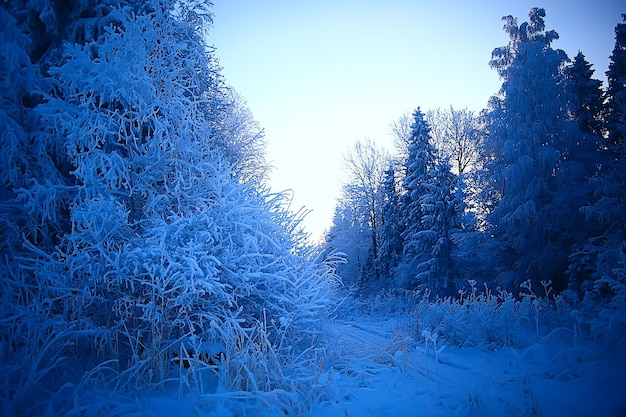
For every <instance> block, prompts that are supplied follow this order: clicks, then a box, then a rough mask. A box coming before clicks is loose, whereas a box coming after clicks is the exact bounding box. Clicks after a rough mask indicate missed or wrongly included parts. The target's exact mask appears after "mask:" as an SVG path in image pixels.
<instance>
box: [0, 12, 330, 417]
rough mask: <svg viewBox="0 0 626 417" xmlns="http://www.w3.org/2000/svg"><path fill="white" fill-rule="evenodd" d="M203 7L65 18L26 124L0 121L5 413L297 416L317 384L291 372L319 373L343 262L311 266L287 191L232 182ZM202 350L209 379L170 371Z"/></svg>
mask: <svg viewBox="0 0 626 417" xmlns="http://www.w3.org/2000/svg"><path fill="white" fill-rule="evenodd" d="M44 3H46V2H44ZM46 4H47V3H46ZM207 4H208V2H202V1H200V2H191V3H188V2H175V1H167V0H166V1H160V0H158V1H157V0H155V1H148V2H145V3H141V4H126V3H124V2H122V3H121V4H119V5H118V4H117V2H113V3H112V4H108V3H107V2H102V4H99V5H98V6H96V9H95V11H86V10H85V11H84V14H81V13H78V14H77V15H76V16H74V14H73V13H74V12H72V14H71V16H73V17H75V18H76V21H72V23H71V24H70V27H69V28H68V30H67V31H64V32H63V33H66V34H67V36H68V39H66V40H67V41H68V42H66V43H62V42H59V43H58V45H57V44H55V47H56V48H57V49H54V50H51V51H49V54H48V55H46V59H47V61H45V76H44V75H41V76H40V78H41V79H40V80H38V79H35V81H37V82H33V84H32V86H33V87H32V88H35V87H36V88H37V91H36V93H37V94H38V97H37V100H35V105H34V106H32V108H28V109H24V108H23V109H22V111H23V113H24V114H26V115H27V117H24V118H20V117H18V116H19V115H15V114H10V109H9V108H8V107H7V108H6V109H5V108H4V107H3V108H2V109H0V110H2V111H0V114H1V115H2V117H5V118H10V120H11V121H12V123H13V125H15V130H14V131H13V132H9V135H8V136H7V135H6V134H5V135H4V136H3V139H2V140H3V145H6V146H5V147H3V149H2V158H0V162H1V163H2V164H3V165H2V168H3V169H2V172H3V178H2V179H3V184H2V185H3V189H2V193H3V194H2V197H3V199H2V205H3V206H5V207H8V208H10V210H11V211H10V213H12V214H14V216H8V215H4V212H3V215H2V221H3V229H2V233H3V235H2V237H3V238H5V242H3V243H2V244H3V245H7V251H6V252H3V254H4V253H6V256H3V260H2V270H1V272H2V274H3V280H2V283H1V284H0V285H2V294H1V296H0V303H1V305H0V307H1V314H2V316H0V319H1V320H2V333H1V334H0V336H1V342H2V343H1V350H0V371H2V372H3V374H4V375H5V376H6V378H4V379H3V381H2V383H1V385H0V391H1V394H2V399H3V403H2V410H1V411H2V414H3V415H16V414H41V413H45V412H47V411H46V410H48V412H51V413H52V414H62V413H64V412H67V411H69V410H70V409H71V408H72V407H78V412H81V411H80V410H86V409H90V406H89V405H90V404H94V407H92V408H91V411H92V412H93V414H94V415H95V414H97V413H98V412H101V413H103V414H107V415H110V414H115V413H120V414H121V413H123V408H119V409H118V408H115V407H114V403H115V400H114V399H115V398H122V397H121V396H122V395H126V394H123V393H133V392H138V391H144V392H149V389H150V388H154V389H157V388H158V389H170V388H171V387H172V386H174V387H177V389H178V391H179V393H180V394H181V395H195V396H196V397H195V398H198V399H200V398H203V397H202V396H212V397H211V398H216V396H217V397H218V398H221V399H222V400H228V401H235V402H238V401H242V402H243V405H244V406H245V405H246V404H249V405H256V406H258V405H263V404H264V405H265V406H268V407H270V405H271V407H276V409H280V410H281V411H286V412H293V411H298V410H300V409H301V407H302V404H306V402H303V401H300V400H301V399H302V398H305V397H307V396H308V395H309V394H308V390H309V388H310V387H311V384H312V382H311V381H310V379H306V378H300V377H301V376H302V375H303V374H309V375H310V374H311V373H313V372H314V370H315V369H319V366H318V365H317V363H316V360H317V357H318V356H319V355H320V350H323V343H320V341H319V339H318V333H319V331H320V326H319V321H320V318H322V317H323V316H324V315H325V314H326V313H327V309H328V308H329V298H330V295H331V292H332V288H333V285H334V284H335V281H336V279H337V277H336V276H335V267H336V264H337V263H338V262H340V261H341V258H340V257H338V256H337V255H336V254H328V255H327V256H326V257H321V256H317V257H316V254H315V252H314V250H313V248H311V247H310V246H309V244H308V243H307V237H306V235H305V234H304V233H303V232H302V231H301V229H300V222H301V218H299V217H298V216H297V215H294V214H292V213H290V212H289V211H288V209H287V207H288V204H287V201H286V196H285V195H282V194H273V193H270V192H269V191H268V190H267V189H265V188H263V186H262V185H260V184H259V183H257V182H254V181H246V180H244V179H242V177H241V176H240V175H239V173H238V172H237V171H235V169H236V168H237V164H236V161H231V157H232V150H233V146H235V144H233V143H232V141H230V142H229V146H230V148H228V149H225V148H224V143H225V139H226V138H224V137H221V136H220V135H223V134H224V132H226V131H228V129H226V127H225V123H226V122H225V121H224V119H222V117H227V116H228V115H229V113H228V111H226V110H225V109H226V108H227V107H228V105H229V102H228V94H226V93H225V91H226V90H225V89H224V86H223V83H222V80H221V78H220V75H219V71H218V69H217V65H216V62H215V59H214V58H213V55H212V51H211V49H210V48H209V47H208V46H207V45H206V44H205V43H204V40H203V39H204V38H203V37H202V34H203V32H204V29H203V28H204V27H205V26H204V25H207V24H208V23H210V15H209V14H207V13H208V12H207V9H206V7H205V6H207ZM80 7H87V6H86V5H85V4H83V3H80V4H78V5H77V8H80ZM77 10H78V9H77ZM39 12H41V13H44V11H41V10H39ZM0 13H1V15H0V16H1V17H2V22H3V23H7V27H8V28H9V32H8V33H9V35H7V36H11V39H8V40H6V42H5V43H4V44H3V47H4V46H5V45H9V46H10V45H17V49H18V50H19V51H22V52H24V53H23V54H22V55H24V57H25V58H24V60H26V61H27V60H28V53H27V52H28V39H26V37H24V36H23V35H21V34H20V33H19V30H18V28H17V25H16V23H15V22H14V21H12V20H11V17H10V16H8V15H7V13H5V11H4V9H0ZM46 13H52V14H53V15H54V9H49V10H48V9H46ZM85 16H89V17H85ZM48 17H49V16H48ZM53 17H54V16H53ZM42 18H43V17H42ZM3 36H4V35H3ZM11 42H12V43H11ZM20 48H21V49H20ZM15 56H16V59H17V61H16V62H17V63H16V65H18V64H19V65H18V66H21V67H24V68H26V69H24V71H26V70H27V69H28V67H27V66H24V65H26V64H27V63H28V62H26V64H24V63H22V62H20V61H19V59H21V58H20V56H21V55H15ZM18 58H19V59H18ZM23 64H24V65H23ZM8 69H9V70H10V69H11V68H8ZM2 71H3V73H4V71H5V70H4V68H3V70H2ZM33 73H34V72H33ZM26 75H28V76H29V77H34V76H33V75H29V74H26ZM0 79H3V78H2V77H0ZM21 84H24V83H21ZM21 84H20V85H21ZM2 87H3V88H5V87H6V88H8V86H7V85H4V84H3V86H2ZM11 88H15V86H13V87H11ZM3 92H4V91H3ZM18 93H19V94H18ZM23 93H24V92H23V91H19V92H15V94H14V95H16V96H17V99H16V100H15V101H16V102H20V97H21V95H22V94H23ZM22 101H23V100H22ZM217 127H219V129H218V128H217ZM11 135H13V136H11ZM22 150H25V151H26V153H25V155H26V156H28V158H27V159H26V160H25V161H20V160H19V158H14V155H13V154H14V153H20V152H21V151H22ZM18 174H19V175H18ZM5 277H6V279H5ZM207 344H217V345H219V346H222V347H223V352H222V353H223V354H224V358H225V360H224V361H223V363H221V364H220V365H219V366H218V367H217V368H218V369H217V370H216V369H214V368H211V367H209V366H208V365H207V364H204V365H203V364H202V363H199V362H202V361H196V362H195V363H194V364H195V365H198V367H197V369H196V367H195V366H194V367H192V368H191V369H185V370H183V369H181V368H180V366H179V367H176V366H175V363H174V359H175V358H174V357H173V352H174V351H175V350H176V349H178V350H179V351H178V354H179V355H181V354H184V353H185V352H184V351H182V350H181V349H182V348H184V347H185V346H196V347H199V346H206V345H207ZM180 358H181V356H179V361H178V362H182V361H181V360H180ZM206 368H210V369H206ZM205 371H207V372H205ZM98 386H103V387H106V389H108V390H112V391H113V393H112V392H109V393H108V394H107V395H108V396H110V397H104V398H109V399H110V401H109V400H107V401H108V402H109V403H110V404H111V405H110V406H107V405H105V404H102V402H103V400H102V398H103V397H98V396H97V395H94V389H96V388H97V387H98ZM50 392H56V393H57V394H55V395H54V397H51V396H50V394H49V393H50ZM114 392H117V393H118V394H115V393H114ZM243 392H245V394H242V393H243ZM116 395H117V397H116ZM209 402H210V401H209ZM202 403H203V402H202V401H200V402H199V403H198V404H202ZM204 403H206V402H204ZM100 405H102V407H100ZM116 410H117V411H116Z"/></svg>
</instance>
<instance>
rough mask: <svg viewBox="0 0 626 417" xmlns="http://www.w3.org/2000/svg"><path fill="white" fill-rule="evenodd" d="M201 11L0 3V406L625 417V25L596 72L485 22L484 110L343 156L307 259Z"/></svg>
mask: <svg viewBox="0 0 626 417" xmlns="http://www.w3.org/2000/svg"><path fill="white" fill-rule="evenodd" d="M548 12H549V11H548ZM213 17H214V16H213V14H212V11H211V4H210V2H209V1H207V0H146V1H135V0H104V1H95V0H77V1H60V0H59V1H57V0H39V1H27V0H14V1H9V2H6V1H5V2H2V3H1V4H0V25H1V26H2V30H1V31H0V91H1V98H2V100H1V101H0V120H1V126H0V127H1V131H0V165H1V170H0V179H1V180H2V184H1V188H0V205H1V206H2V210H1V211H0V248H1V250H0V254H1V255H2V256H1V258H2V260H1V262H0V274H1V276H0V372H1V374H2V380H1V381H0V415H2V416H7V417H9V416H61V415H62V416H116V415H120V416H122V415H124V416H127V415H132V416H162V415H172V416H191V415H199V416H284V415H306V416H322V415H324V416H350V417H351V416H369V415H371V416H379V415H394V416H405V415H406V416H415V415H433V416H434V415H440V416H483V415H484V416H552V415H570V416H592V415H594V416H595V415H606V416H623V415H624V413H626V399H624V398H623V397H624V393H625V392H626V383H625V382H624V380H623V375H624V372H626V351H625V350H624V343H625V342H626V143H625V140H626V139H625V138H626V15H624V20H623V21H622V22H616V26H615V47H614V50H613V53H612V55H611V57H610V65H609V70H608V72H607V73H606V77H607V78H606V79H607V82H606V83H605V82H603V81H600V80H599V79H598V78H596V77H597V76H596V75H594V69H593V63H590V62H588V61H587V60H586V59H585V55H584V53H583V52H579V53H578V55H576V56H575V57H568V56H567V55H566V54H565V52H564V51H562V50H559V49H555V48H553V47H552V43H553V41H555V40H556V39H558V36H559V35H558V34H557V33H556V32H555V31H554V30H551V29H549V27H548V26H547V23H549V19H548V18H547V16H546V11H545V10H544V9H541V8H533V9H531V10H530V12H529V14H528V16H527V17H522V19H520V20H519V21H518V19H517V18H516V17H513V16H506V17H504V18H503V22H504V31H505V32H506V34H507V35H508V37H509V42H508V44H507V45H504V46H498V45H494V48H495V49H493V52H492V59H491V61H490V62H489V63H488V64H489V66H490V67H491V68H492V69H493V71H496V72H497V74H498V75H499V77H500V79H501V81H502V87H501V89H500V90H499V91H495V92H493V96H492V98H491V100H490V102H489V104H488V106H487V108H486V109H484V110H483V111H482V112H480V113H475V112H472V111H469V110H467V109H457V108H455V107H454V104H453V103H452V105H451V106H450V107H449V108H445V109H441V108H440V109H421V108H420V107H418V106H419V103H416V108H415V109H414V110H412V111H411V109H407V110H408V111H409V112H408V113H406V114H405V115H398V117H399V118H398V120H396V121H395V122H394V121H390V122H391V123H392V126H393V132H394V136H395V140H396V150H395V152H394V153H393V154H390V153H389V152H387V151H385V150H383V149H382V148H380V147H379V146H378V145H377V144H376V143H374V142H373V141H371V140H364V141H358V142H356V143H355V144H354V147H353V148H352V150H351V151H350V152H349V153H347V154H346V155H345V158H344V159H345V165H346V168H347V170H348V172H349V173H350V176H349V177H348V178H346V181H345V184H344V187H343V192H342V196H341V198H340V199H339V200H338V202H337V207H336V210H335V216H334V219H333V222H332V225H331V226H330V228H329V230H328V232H327V234H326V236H325V239H324V241H323V242H321V243H319V244H314V243H311V239H309V236H308V235H307V234H306V232H305V230H304V229H303V226H302V221H303V216H304V215H305V212H304V211H295V212H294V211H292V209H291V208H290V204H289V203H290V200H289V196H288V195H287V194H285V193H280V192H276V191H273V190H272V189H271V188H270V185H269V174H268V172H269V171H270V166H269V163H267V162H266V159H265V154H264V149H265V141H266V139H265V137H264V133H263V130H262V126H260V125H259V124H258V123H257V122H256V121H255V119H254V117H253V115H252V113H251V111H250V110H249V109H248V108H247V106H246V102H245V98H244V97H241V96H240V95H239V94H238V93H237V92H236V91H235V90H234V89H232V88H230V87H228V85H227V82H226V80H224V78H223V77H222V75H221V73H220V71H221V70H220V66H219V64H218V55H219V51H216V50H215V48H213V47H212V46H211V33H210V29H211V23H212V21H213ZM218 18H219V16H216V19H218ZM523 19H527V21H522V20H523ZM494 24H495V25H498V24H500V23H499V22H494ZM418 99H419V98H416V100H418Z"/></svg>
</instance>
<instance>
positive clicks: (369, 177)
mask: <svg viewBox="0 0 626 417" xmlns="http://www.w3.org/2000/svg"><path fill="white" fill-rule="evenodd" d="M389 160H390V157H389V154H388V153H387V152H386V151H385V150H383V149H382V148H380V147H377V146H376V144H374V142H373V141H372V140H370V139H366V140H365V141H364V142H361V141H357V142H356V143H355V144H354V148H353V149H352V150H351V151H349V152H348V153H347V154H346V155H345V156H344V167H345V169H346V170H347V172H348V181H347V183H346V185H345V186H344V199H346V200H347V201H349V202H350V204H351V205H353V206H355V207H358V208H359V209H358V210H355V212H356V213H361V215H362V216H364V218H363V219H362V222H363V226H365V227H366V228H367V229H368V232H369V235H370V239H371V256H372V260H373V261H374V264H373V267H374V274H375V276H376V278H377V279H378V278H379V275H380V272H379V270H378V265H377V260H378V255H379V254H378V252H379V243H378V235H379V233H380V231H379V230H378V229H379V227H380V226H381V221H380V218H381V215H382V214H381V209H382V204H383V202H382V193H381V186H382V183H383V181H384V178H385V169H386V167H387V166H388V164H389Z"/></svg>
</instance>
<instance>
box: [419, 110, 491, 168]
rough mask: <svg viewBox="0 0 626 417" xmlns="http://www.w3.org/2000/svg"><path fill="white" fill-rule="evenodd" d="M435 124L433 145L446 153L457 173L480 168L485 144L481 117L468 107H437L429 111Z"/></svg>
mask: <svg viewBox="0 0 626 417" xmlns="http://www.w3.org/2000/svg"><path fill="white" fill-rule="evenodd" d="M426 120H428V123H429V125H430V127H431V136H432V140H433V145H434V146H435V147H436V148H437V149H438V150H439V153H440V154H441V156H442V157H444V158H447V159H448V160H449V161H450V163H451V164H452V171H453V172H454V173H455V174H457V175H463V174H467V173H469V172H470V171H471V170H475V169H476V168H477V166H476V165H477V164H478V162H479V157H480V154H479V151H480V145H481V143H480V142H481V138H482V134H481V130H480V123H479V119H478V117H476V115H475V114H474V112H473V111H470V110H468V109H461V110H457V109H455V108H454V107H453V106H450V108H449V109H440V108H438V109H434V110H429V111H428V112H426Z"/></svg>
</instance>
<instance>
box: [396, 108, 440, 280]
mask: <svg viewBox="0 0 626 417" xmlns="http://www.w3.org/2000/svg"><path fill="white" fill-rule="evenodd" d="M430 141H431V139H430V126H429V125H428V122H427V121H426V119H425V117H424V114H423V113H422V112H421V110H420V109H419V108H417V110H415V112H414V113H413V124H412V125H411V136H410V138H409V148H408V152H409V153H408V156H407V158H406V160H405V161H404V170H405V173H404V174H405V175H404V180H403V188H404V194H403V196H402V200H401V205H402V213H403V217H404V218H403V228H404V231H403V233H402V247H403V253H402V261H401V265H400V267H399V268H398V274H397V279H398V280H399V282H400V283H401V285H404V286H409V287H415V286H417V285H418V284H419V282H418V281H417V271H416V265H417V264H419V263H420V262H421V260H420V259H418V258H423V257H424V256H426V257H429V256H430V254H429V253H428V254H425V253H424V251H423V248H422V243H421V236H420V234H421V232H422V231H423V230H424V225H423V217H424V215H425V213H424V211H423V208H422V201H421V198H422V196H423V195H424V194H426V193H427V191H428V190H427V188H426V184H427V183H428V182H429V181H430V180H431V178H432V174H433V172H434V170H435V168H436V162H437V159H436V158H437V156H436V155H437V150H436V149H435V147H434V146H433V145H432V144H431V142H430ZM422 260H423V259H422Z"/></svg>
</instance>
